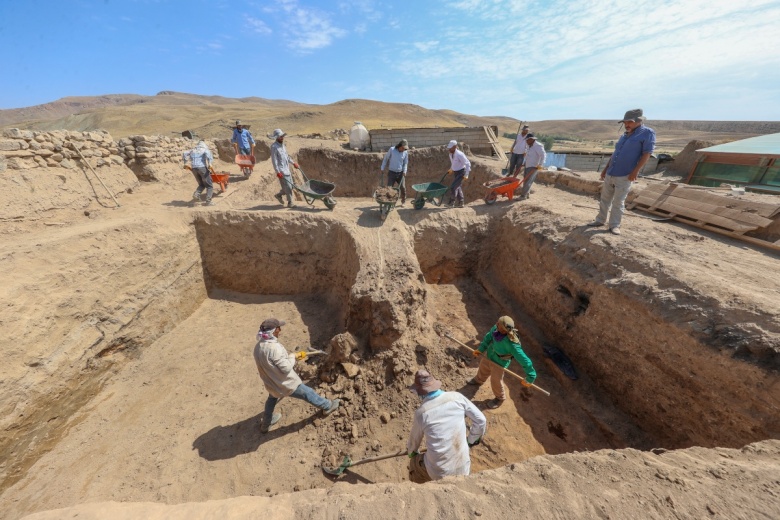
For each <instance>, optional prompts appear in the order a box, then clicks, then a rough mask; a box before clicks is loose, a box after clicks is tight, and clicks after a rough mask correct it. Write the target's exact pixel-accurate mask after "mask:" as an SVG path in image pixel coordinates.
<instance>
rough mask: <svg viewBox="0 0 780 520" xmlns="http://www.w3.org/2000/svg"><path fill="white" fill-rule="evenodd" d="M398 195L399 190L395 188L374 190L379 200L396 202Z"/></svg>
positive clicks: (375, 196)
mask: <svg viewBox="0 0 780 520" xmlns="http://www.w3.org/2000/svg"><path fill="white" fill-rule="evenodd" d="M398 197H400V194H399V192H398V190H397V189H393V188H378V189H377V190H376V191H375V192H374V198H375V199H376V200H377V202H395V201H397V200H398Z"/></svg>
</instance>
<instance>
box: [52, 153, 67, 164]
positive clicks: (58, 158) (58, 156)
mask: <svg viewBox="0 0 780 520" xmlns="http://www.w3.org/2000/svg"><path fill="white" fill-rule="evenodd" d="M64 158H65V157H63V155H62V154H61V153H55V154H52V155H51V156H50V157H49V159H50V160H52V161H56V162H60V161H61V160H63V159H64Z"/></svg>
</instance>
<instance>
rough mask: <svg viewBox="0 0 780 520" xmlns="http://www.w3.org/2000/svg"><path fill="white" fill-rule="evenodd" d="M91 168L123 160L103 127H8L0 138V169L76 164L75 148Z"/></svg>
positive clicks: (76, 153) (58, 166)
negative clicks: (85, 129)
mask: <svg viewBox="0 0 780 520" xmlns="http://www.w3.org/2000/svg"><path fill="white" fill-rule="evenodd" d="M76 149H78V150H80V151H81V154H82V155H83V156H84V157H85V158H87V159H90V164H91V165H92V166H93V167H94V168H99V167H101V166H111V165H121V164H123V163H124V159H123V157H121V156H120V150H119V149H118V148H117V145H116V143H115V142H114V139H113V138H112V137H111V134H109V133H108V132H106V131H103V130H100V131H95V132H71V131H67V130H57V131H54V132H33V131H30V130H19V129H18V128H11V129H8V130H5V131H3V136H2V139H0V172H2V171H5V170H32V169H34V168H47V167H48V168H67V169H72V168H76V167H77V164H76V161H77V160H78V159H79V155H78V152H77V151H76Z"/></svg>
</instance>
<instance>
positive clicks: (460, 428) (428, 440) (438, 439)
mask: <svg viewBox="0 0 780 520" xmlns="http://www.w3.org/2000/svg"><path fill="white" fill-rule="evenodd" d="M409 389H410V390H412V391H414V392H416V393H417V395H419V396H420V397H422V405H420V407H419V408H418V409H417V411H416V412H414V423H413V424H412V432H411V434H410V435H409V442H408V443H407V445H406V449H407V451H408V452H409V458H410V459H411V460H409V480H411V481H412V482H416V483H418V484H423V483H425V482H429V481H431V480H439V479H441V478H444V477H449V476H453V475H468V474H469V472H470V471H471V457H470V456H469V448H471V447H472V446H476V445H477V444H479V442H480V440H481V439H482V436H483V435H485V428H486V426H487V419H485V415H484V414H483V413H482V412H480V411H479V408H477V407H476V406H474V403H472V402H471V401H469V400H468V399H466V397H465V396H463V395H462V394H460V393H458V392H444V391H442V390H441V381H438V380H437V379H435V378H434V377H433V376H432V375H431V374H430V373H429V372H428V371H427V370H418V371H417V373H416V374H415V375H414V384H413V385H412V386H410V387H409ZM465 417H468V418H469V419H471V428H469V433H468V435H466V421H465V420H464V418H465ZM423 434H425V446H426V448H427V451H426V452H425V453H417V450H418V449H420V443H421V442H422V438H423Z"/></svg>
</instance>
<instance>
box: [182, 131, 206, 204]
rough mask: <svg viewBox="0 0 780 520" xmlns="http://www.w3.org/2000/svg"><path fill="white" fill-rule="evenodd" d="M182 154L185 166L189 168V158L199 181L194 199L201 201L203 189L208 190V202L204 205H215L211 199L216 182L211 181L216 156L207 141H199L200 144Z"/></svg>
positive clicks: (191, 168) (193, 172)
mask: <svg viewBox="0 0 780 520" xmlns="http://www.w3.org/2000/svg"><path fill="white" fill-rule="evenodd" d="M181 155H182V159H183V160H184V167H185V168H187V167H188V166H187V160H188V159H189V161H190V165H189V169H190V170H191V171H192V175H194V176H195V180H196V181H198V187H197V188H196V189H195V193H193V194H192V200H194V201H197V202H200V196H201V194H202V193H203V190H206V202H205V203H204V206H213V205H214V202H212V200H211V196H212V194H213V193H214V183H213V182H212V181H211V172H210V171H209V169H210V168H211V163H213V162H214V156H213V155H212V153H211V150H209V147H208V145H207V144H206V142H205V141H199V142H198V145H197V146H196V147H195V148H193V149H192V150H187V151H186V152H184V153H183V154H181Z"/></svg>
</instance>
